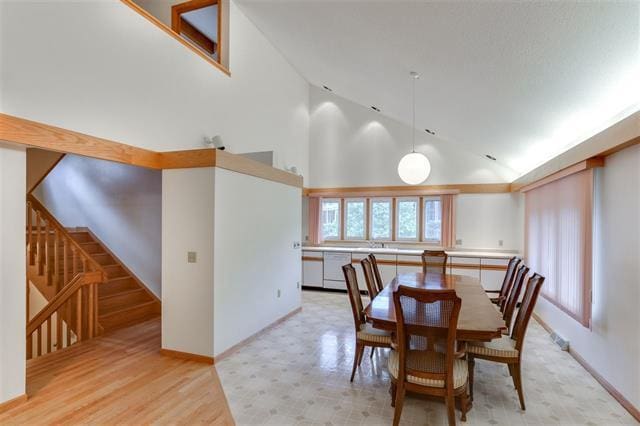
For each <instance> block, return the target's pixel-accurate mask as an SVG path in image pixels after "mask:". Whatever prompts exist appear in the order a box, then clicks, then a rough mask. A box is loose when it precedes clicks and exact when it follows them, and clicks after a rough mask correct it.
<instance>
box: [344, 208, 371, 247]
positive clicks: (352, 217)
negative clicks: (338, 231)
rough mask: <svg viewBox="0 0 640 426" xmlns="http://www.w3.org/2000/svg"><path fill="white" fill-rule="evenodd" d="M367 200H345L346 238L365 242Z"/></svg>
mask: <svg viewBox="0 0 640 426" xmlns="http://www.w3.org/2000/svg"><path fill="white" fill-rule="evenodd" d="M365 210H366V200H365V199H364V198H358V199H347V200H345V219H344V221H345V222H344V238H345V240H364V239H366V238H365V232H366V229H367V224H366V218H367V215H366V212H365Z"/></svg>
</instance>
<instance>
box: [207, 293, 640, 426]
mask: <svg viewBox="0 0 640 426" xmlns="http://www.w3.org/2000/svg"><path fill="white" fill-rule="evenodd" d="M302 300H303V304H302V306H303V308H302V312H301V313H299V314H297V315H295V316H294V317H292V318H290V319H289V320H288V321H286V322H284V323H282V324H280V325H278V326H277V327H275V328H273V329H272V330H270V331H269V332H267V333H265V334H263V335H261V336H260V337H259V338H258V339H256V340H254V341H252V342H251V343H250V344H249V345H247V346H245V347H244V348H242V349H241V350H240V351H238V352H236V353H234V354H232V355H230V356H229V357H228V358H226V359H224V360H222V361H221V362H220V363H217V364H216V368H217V370H218V374H219V376H220V379H221V381H222V385H223V388H224V391H225V393H226V396H227V399H228V401H229V405H230V407H231V411H232V413H233V416H234V418H235V420H236V422H237V424H238V425H254V424H272V425H294V424H300V425H303V424H304V425H306V424H314V425H347V424H348V425H359V424H366V425H390V424H391V422H392V419H393V408H392V407H391V406H390V396H389V394H388V389H389V377H388V373H387V371H386V359H387V354H386V352H385V351H384V350H379V351H378V352H377V353H376V354H375V356H374V358H373V359H371V360H370V359H369V357H368V356H366V357H365V358H364V360H363V362H362V366H361V368H360V369H359V371H358V372H357V373H356V377H355V379H354V381H353V383H350V382H349V374H350V372H351V365H352V361H353V351H354V331H353V317H352V316H351V311H350V308H349V302H348V299H347V296H346V294H340V293H323V292H314V291H304V292H303V294H302ZM525 350H526V351H525V355H524V365H523V375H524V391H525V398H526V403H527V411H526V412H522V411H521V410H520V408H519V404H518V400H517V395H516V392H515V390H514V389H513V385H512V381H511V377H510V376H509V374H508V372H507V368H506V367H505V366H502V365H497V364H493V363H488V362H484V361H481V360H478V361H477V363H476V376H475V377H476V384H475V386H474V391H475V400H474V406H473V409H472V410H471V411H470V412H469V414H468V417H467V423H466V424H469V425H477V424H491V425H500V424H501V425H520V424H535V425H594V426H595V425H615V424H636V422H635V420H634V419H633V418H632V417H631V416H630V415H629V414H628V413H627V411H625V409H624V408H623V407H622V406H621V405H620V404H618V402H617V401H616V400H614V399H613V398H612V397H611V396H610V395H609V393H607V391H606V390H605V389H603V388H602V387H601V386H600V385H599V384H598V383H597V382H596V381H595V379H594V378H593V377H592V376H591V375H590V374H589V373H588V372H587V371H585V370H584V369H583V368H582V367H581V366H580V365H579V364H578V363H577V362H576V361H575V360H574V359H573V358H572V357H571V356H570V355H569V354H567V353H565V352H562V351H561V350H560V349H559V348H558V347H557V346H556V345H555V344H553V343H552V342H551V340H550V339H549V336H548V334H547V333H546V331H545V330H544V329H543V328H542V327H540V325H538V324H537V323H536V322H535V321H533V320H532V321H531V325H530V327H529V331H528V334H527V341H526V343H525ZM367 355H368V352H367ZM456 413H457V415H458V420H459V412H456ZM458 423H461V422H459V421H458ZM401 424H405V425H425V424H429V425H440V424H446V411H445V407H444V404H443V403H441V402H439V401H426V400H423V399H419V398H416V397H410V396H409V397H408V398H407V399H406V400H405V405H404V410H403V412H402V419H401Z"/></svg>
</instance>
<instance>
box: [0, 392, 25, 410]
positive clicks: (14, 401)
mask: <svg viewBox="0 0 640 426" xmlns="http://www.w3.org/2000/svg"><path fill="white" fill-rule="evenodd" d="M28 398H29V397H28V396H27V394H26V393H25V394H22V395H20V396H16V397H15V398H11V399H10V400H8V401H5V402H2V403H0V413H4V412H7V411H9V410H11V409H12V408H15V407H17V406H19V405H22V404H24V403H25V402H27V399H28Z"/></svg>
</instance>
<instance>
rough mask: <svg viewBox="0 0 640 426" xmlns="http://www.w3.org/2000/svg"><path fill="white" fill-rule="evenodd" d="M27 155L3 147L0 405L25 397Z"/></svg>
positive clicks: (0, 163) (0, 173)
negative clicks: (21, 396)
mask: <svg viewBox="0 0 640 426" xmlns="http://www.w3.org/2000/svg"><path fill="white" fill-rule="evenodd" d="M25 193H26V153H25V150H24V148H16V147H12V146H9V145H4V144H2V143H0V236H1V238H0V403H2V402H5V401H8V400H10V399H13V398H16V397H18V396H20V395H23V394H24V393H25V368H26V362H25V359H26V353H25V350H26V349H25V345H26V341H27V340H26V335H25V333H26V331H25V330H26V322H25V318H26V293H27V291H26V287H25V283H26V277H27V272H26V261H25V247H26V241H25V229H26V223H25V199H24V196H25Z"/></svg>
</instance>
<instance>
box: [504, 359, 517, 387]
mask: <svg viewBox="0 0 640 426" xmlns="http://www.w3.org/2000/svg"><path fill="white" fill-rule="evenodd" d="M507 367H508V368H509V375H510V376H511V377H513V364H507ZM513 385H514V386H515V387H516V388H517V387H518V386H516V382H515V378H514V379H513Z"/></svg>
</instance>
